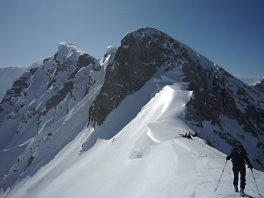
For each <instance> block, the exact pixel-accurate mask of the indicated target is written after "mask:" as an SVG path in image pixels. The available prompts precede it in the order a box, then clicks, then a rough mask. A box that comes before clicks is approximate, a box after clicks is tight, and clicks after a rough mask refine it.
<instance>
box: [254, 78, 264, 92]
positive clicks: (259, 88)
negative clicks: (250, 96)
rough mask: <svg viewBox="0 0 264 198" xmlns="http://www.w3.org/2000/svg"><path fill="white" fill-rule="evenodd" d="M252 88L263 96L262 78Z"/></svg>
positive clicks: (263, 84) (263, 85) (263, 80)
mask: <svg viewBox="0 0 264 198" xmlns="http://www.w3.org/2000/svg"><path fill="white" fill-rule="evenodd" d="M253 88H254V89H256V90H258V91H259V92H260V93H262V94H264V78H262V79H261V80H259V81H258V82H256V83H255V84H254V85H253Z"/></svg>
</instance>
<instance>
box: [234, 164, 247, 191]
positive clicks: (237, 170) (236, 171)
mask: <svg viewBox="0 0 264 198" xmlns="http://www.w3.org/2000/svg"><path fill="white" fill-rule="evenodd" d="M233 173H234V180H233V184H234V186H237V185H238V174H239V173H240V188H243V189H245V185H246V167H245V165H244V164H233Z"/></svg>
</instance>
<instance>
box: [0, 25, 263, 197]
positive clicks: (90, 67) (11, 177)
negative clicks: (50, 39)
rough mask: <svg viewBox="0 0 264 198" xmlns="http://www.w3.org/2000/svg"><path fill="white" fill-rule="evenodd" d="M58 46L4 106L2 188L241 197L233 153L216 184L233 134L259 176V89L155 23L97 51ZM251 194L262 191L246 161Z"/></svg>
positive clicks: (36, 193) (18, 192)
mask: <svg viewBox="0 0 264 198" xmlns="http://www.w3.org/2000/svg"><path fill="white" fill-rule="evenodd" d="M58 48H59V49H58V51H57V52H56V53H55V54H54V55H53V56H51V57H48V58H46V59H45V60H44V61H43V64H41V66H40V67H39V68H32V69H30V70H29V71H28V72H26V73H25V74H24V75H22V76H21V78H20V79H19V80H18V81H17V82H16V83H15V84H14V86H13V87H12V88H11V89H10V90H9V91H8V94H7V95H6V96H5V98H6V100H4V102H2V103H1V104H0V131H1V133H0V163H1V164H5V165H6V166H1V168H0V198H3V197H7V198H8V197H25V198H30V197H32V198H33V197H34V198H35V197H65V198H68V197H95V198H97V197H98V198H99V197H115V198H116V197H120V198H121V197H131V198H132V197H142V198H143V197H144V198H145V197H151V198H153V197H157V198H158V197H159V198H160V197H164V198H165V197H166V198H170V197H177V196H179V195H180V196H181V197H210V198H211V197H228V196H234V197H235V196H236V193H234V192H233V188H232V170H231V162H228V163H227V165H226V169H225V172H224V175H223V178H222V180H221V183H220V185H219V188H218V190H217V192H215V187H216V185H217V182H218V179H219V177H220V174H221V171H222V169H223V166H224V164H225V156H226V154H229V153H230V150H231V148H232V146H233V145H234V144H235V143H236V142H237V141H239V142H242V143H243V144H244V146H245V148H246V150H247V152H248V154H249V158H250V161H251V163H252V164H253V166H254V168H255V169H254V173H255V177H256V180H257V183H258V186H263V184H264V183H263V181H264V178H263V177H264V176H263V172H261V171H259V170H264V167H263V165H264V161H263V159H262V158H261V156H263V153H264V150H263V149H264V143H263V142H264V139H263V136H264V135H263V130H262V128H263V127H264V123H263V119H262V118H263V116H264V113H263V109H264V102H263V95H261V94H260V93H259V92H257V91H255V90H254V89H253V88H252V87H250V86H247V85H245V84H244V83H242V82H241V81H240V80H238V79H236V78H234V77H233V76H232V75H231V74H229V73H228V72H226V71H225V70H223V69H222V68H221V67H219V66H217V65H216V64H215V63H213V62H212V61H210V60H209V59H207V58H205V57H204V56H202V55H200V54H199V53H197V52H195V51H194V50H192V49H191V48H189V47H188V46H186V45H184V44H181V43H180V42H178V41H176V40H174V39H172V38H171V37H169V36H168V35H166V34H164V33H162V32H160V31H158V30H155V29H152V28H145V29H140V30H138V31H135V32H133V33H129V34H127V36H126V37H125V38H124V39H123V40H122V41H121V46H120V47H108V48H107V49H106V54H105V55H104V57H103V58H102V59H100V60H96V59H95V58H93V57H91V56H90V55H88V54H86V53H85V52H83V51H82V50H80V49H78V48H77V47H75V46H74V45H72V44H68V43H60V44H59V47H58ZM188 131H190V132H192V133H193V132H195V131H200V132H199V136H200V137H195V138H193V140H188V139H184V138H182V136H181V134H183V133H186V132H188ZM209 145H212V146H213V147H210V146H209ZM216 149H217V150H216ZM128 181H129V182H128ZM245 192H246V194H248V196H250V197H259V196H260V195H258V192H256V186H255V184H254V179H253V176H252V173H251V172H249V170H247V187H246V191H245ZM260 193H261V194H263V189H262V188H261V192H260Z"/></svg>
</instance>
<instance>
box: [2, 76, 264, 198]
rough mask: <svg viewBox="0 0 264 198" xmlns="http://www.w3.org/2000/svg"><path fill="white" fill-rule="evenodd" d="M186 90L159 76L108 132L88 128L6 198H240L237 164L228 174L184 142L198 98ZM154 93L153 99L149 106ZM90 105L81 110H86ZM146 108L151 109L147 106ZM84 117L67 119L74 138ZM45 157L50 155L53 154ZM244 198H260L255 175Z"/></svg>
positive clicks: (208, 151) (193, 143) (260, 176)
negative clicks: (189, 111)
mask: <svg viewBox="0 0 264 198" xmlns="http://www.w3.org/2000/svg"><path fill="white" fill-rule="evenodd" d="M168 82H170V83H168ZM187 85H188V84H187V83H184V82H181V81H180V80H178V79H177V78H174V79H172V78H170V75H169V74H167V75H166V74H165V75H163V76H162V77H161V78H159V76H158V75H156V76H155V77H154V78H153V79H152V80H150V81H149V82H147V83H146V84H145V85H144V87H143V88H142V89H141V90H139V91H138V92H136V93H134V94H133V95H130V96H128V97H127V98H126V99H125V100H123V101H122V103H121V104H120V105H119V106H118V108H116V109H115V110H114V111H113V112H112V113H111V114H110V115H109V116H108V119H107V120H106V122H104V124H103V125H101V126H100V127H96V128H95V129H94V128H90V127H89V128H86V127H84V128H83V129H82V130H81V132H80V133H79V134H78V135H77V136H76V138H75V139H74V140H73V141H71V142H70V143H69V144H67V145H66V146H65V147H64V148H63V149H62V150H61V151H60V152H59V153H58V155H56V157H55V158H54V159H53V160H52V161H50V162H49V163H48V164H47V165H45V166H43V167H42V168H40V169H39V171H38V172H37V173H36V174H35V175H33V176H31V177H30V176H28V177H27V178H25V179H23V180H22V181H20V182H19V183H17V184H16V185H15V186H14V188H13V189H11V190H10V189H9V193H8V194H7V195H6V196H5V194H4V193H3V192H2V194H1V193H0V195H1V196H0V197H6V198H11V197H12V198H19V197H20V198H21V197H23V198H36V197H37V198H47V197H49V198H55V197H56V198H58V197H63V198H72V197H78V198H82V197H83V198H84V197H93V198H105V197H108V198H112V197H113V198H124V197H125V198H135V197H137V198H148V197H149V198H155V197H157V198H175V197H181V198H185V197H208V198H212V197H239V195H238V193H235V192H234V190H233V186H232V170H231V162H230V161H228V162H227V164H226V166H225V157H226V155H225V154H224V153H221V152H219V151H217V150H216V149H214V148H212V147H210V146H208V145H207V144H206V142H205V141H204V140H202V139H200V138H199V137H196V138H194V139H193V140H189V139H184V138H182V137H181V135H180V134H182V133H185V132H188V131H191V132H193V130H192V129H191V128H189V126H188V123H186V122H184V119H183V118H184V115H185V104H186V103H187V102H188V100H189V99H190V97H191V95H192V92H190V91H187V90H186V88H187ZM151 93H152V94H153V96H154V97H153V98H152V99H151V100H150V101H149V102H147V101H148V99H149V96H150V94H151ZM88 97H89V95H87V96H86V97H85V98H84V99H83V100H81V101H80V102H79V103H78V104H77V106H78V107H81V106H85V105H86V103H87V100H88ZM143 102H147V103H146V104H145V105H144V106H143V105H142V103H143ZM142 106H143V107H142ZM141 107H142V108H141ZM138 108H139V109H140V108H141V110H140V112H139V113H137V112H138V111H137V109H138ZM83 109H85V108H76V109H75V110H74V111H73V112H74V113H73V112H72V113H70V115H67V118H64V121H66V120H67V119H73V117H76V116H78V119H75V120H73V122H71V123H72V125H71V128H70V129H69V130H72V132H73V133H76V132H77V131H80V128H78V126H79V125H78V124H76V123H75V122H77V121H78V122H85V121H86V119H87V116H82V113H84V112H83V111H84V110H83ZM122 112H123V113H122ZM124 112H126V113H124ZM71 115H72V117H71ZM124 115H126V116H127V117H128V118H126V117H124ZM130 117H132V118H134V119H132V120H131V119H130ZM130 120H131V122H129V123H127V122H128V121H130ZM69 123H70V122H64V123H63V124H62V127H60V128H59V129H58V130H64V128H65V126H63V125H64V124H65V125H68V124H69ZM100 131H108V132H109V133H110V134H111V135H109V137H110V138H106V139H100V138H99V139H97V138H94V137H100ZM202 133H204V131H200V134H202ZM98 134H99V135H98ZM111 136H112V137H111ZM51 138H53V137H51ZM93 138H94V140H96V142H95V144H94V146H93V147H91V146H90V142H91V141H89V140H92V139H93ZM57 141H59V142H60V141H61V142H62V141H64V139H63V138H61V139H59V138H58V140H57ZM59 142H58V143H59ZM228 149H230V148H228ZM39 154H45V155H48V154H49V150H48V149H47V150H43V152H42V153H39ZM39 159H40V158H39ZM35 163H37V162H35ZM224 166H225V169H224V172H222V170H223V168H224ZM222 173H223V175H222V178H221V181H220V184H219V186H218V189H217V191H216V192H215V189H216V186H217V184H218V181H219V178H220V176H221V174H222ZM254 176H255V178H256V182H257V185H258V188H259V190H260V194H262V195H263V194H264V188H263V186H264V173H263V172H260V171H256V170H254ZM245 192H246V194H247V195H248V197H261V195H259V194H258V191H257V188H256V185H255V181H254V178H253V176H252V173H251V172H250V170H249V169H247V186H246V190H245Z"/></svg>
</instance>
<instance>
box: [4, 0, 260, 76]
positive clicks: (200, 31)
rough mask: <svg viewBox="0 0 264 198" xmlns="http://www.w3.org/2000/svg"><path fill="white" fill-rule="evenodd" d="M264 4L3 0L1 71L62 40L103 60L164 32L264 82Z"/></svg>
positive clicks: (40, 55)
mask: <svg viewBox="0 0 264 198" xmlns="http://www.w3.org/2000/svg"><path fill="white" fill-rule="evenodd" d="M263 10H264V1H263V0H254V1H248V0H232V1H230V0H214V1H212V0H199V1H198V0H196V1H195V0H163V1H161V0H144V1H142V0H134V1H129V0H97V1H91V0H90V1H89V0H88V1H87V0H86V1H85V0H55V1H54V0H45V1H34V0H23V1H16V0H8V1H7V0H0V43H1V48H0V54H1V58H0V67H25V66H28V65H30V64H32V63H34V62H42V61H43V60H44V59H45V58H47V57H49V56H51V55H53V54H54V53H56V52H57V49H58V48H57V46H58V44H59V43H60V42H68V43H72V44H74V45H76V46H77V47H78V48H80V49H82V50H84V51H85V52H87V53H88V54H90V55H92V56H94V57H95V58H98V59H99V58H102V57H103V55H104V54H105V50H106V48H107V47H108V46H119V45H120V43H121V40H122V38H124V37H125V36H126V34H127V32H132V31H136V30H138V29H139V28H145V27H152V28H156V29H158V30H160V31H162V32H164V33H166V34H168V35H169V36H171V37H173V38H174V39H176V40H178V41H180V42H182V43H184V44H186V45H188V46H190V47H191V48H193V49H194V50H196V51H197V52H199V53H201V54H203V55H204V56H205V57H207V58H208V59H210V60H212V61H213V62H215V63H216V64H218V65H219V66H221V67H223V68H224V69H225V70H227V71H228V72H229V73H231V74H232V75H234V76H236V77H238V78H258V79H260V78H262V77H264V36H263V35H264V12H263Z"/></svg>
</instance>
